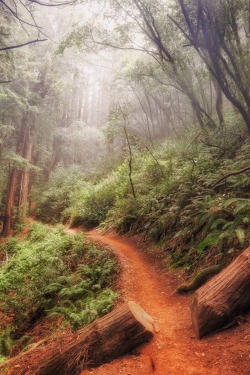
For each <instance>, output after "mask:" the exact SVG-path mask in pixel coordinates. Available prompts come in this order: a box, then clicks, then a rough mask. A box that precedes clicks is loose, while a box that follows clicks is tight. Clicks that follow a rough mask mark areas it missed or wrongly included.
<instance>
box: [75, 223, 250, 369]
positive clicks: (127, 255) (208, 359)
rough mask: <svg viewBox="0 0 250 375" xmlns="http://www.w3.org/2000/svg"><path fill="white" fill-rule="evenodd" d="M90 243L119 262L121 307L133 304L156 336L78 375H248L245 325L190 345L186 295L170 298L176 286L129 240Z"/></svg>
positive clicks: (249, 334) (249, 328) (249, 329)
mask: <svg viewBox="0 0 250 375" xmlns="http://www.w3.org/2000/svg"><path fill="white" fill-rule="evenodd" d="M87 236H88V238H89V239H90V240H92V241H93V242H96V243H99V244H102V245H107V246H109V247H110V248H111V249H112V250H113V251H114V253H115V254H116V256H117V257H118V258H119V260H120V264H121V268H122V272H121V277H120V281H119V285H118V287H119V289H120V291H121V302H122V301H128V300H134V301H135V302H137V303H139V305H140V306H141V307H142V308H143V309H144V310H145V311H146V312H148V313H149V314H150V315H151V316H152V317H153V318H154V320H155V322H156V324H157V326H158V328H159V333H157V334H155V336H154V338H153V340H152V341H150V342H149V343H148V344H146V345H144V346H142V347H140V348H139V349H138V350H137V351H136V352H134V353H132V354H130V355H127V356H125V357H123V358H119V359H117V360H114V361H113V362H111V363H109V364H105V365H103V366H101V367H99V368H95V369H91V370H85V371H83V372H82V374H81V375H93V374H95V375H118V374H124V375H149V374H154V375H184V374H185V375H191V374H192V375H236V374H241V375H249V374H250V323H249V321H248V322H247V323H245V324H243V325H241V326H239V327H237V328H234V329H231V330H228V331H224V332H220V333H217V334H216V335H211V336H209V337H207V338H205V339H202V340H196V339H195V338H194V333H193V330H192V326H191V319H190V303H191V299H192V296H178V295H175V294H173V292H174V290H175V288H176V284H177V282H178V280H177V277H176V276H175V275H173V274H172V275H171V274H167V273H166V272H165V273H164V271H163V270H162V266H161V268H160V266H159V265H158V264H157V260H155V261H154V262H153V263H152V261H150V260H149V259H147V257H146V255H145V249H142V248H141V245H139V244H138V243H137V241H136V240H135V239H128V238H125V237H122V236H119V235H115V234H105V235H102V234H100V233H99V232H98V231H95V230H93V231H90V232H88V234H87Z"/></svg>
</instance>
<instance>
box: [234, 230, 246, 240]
mask: <svg viewBox="0 0 250 375" xmlns="http://www.w3.org/2000/svg"><path fill="white" fill-rule="evenodd" d="M235 233H236V236H237V238H238V240H239V242H240V244H243V243H244V241H245V231H244V229H242V228H237V229H236V230H235Z"/></svg>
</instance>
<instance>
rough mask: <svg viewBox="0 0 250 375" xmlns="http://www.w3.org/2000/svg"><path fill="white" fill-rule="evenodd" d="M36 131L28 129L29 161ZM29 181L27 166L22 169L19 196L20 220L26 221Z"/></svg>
mask: <svg viewBox="0 0 250 375" xmlns="http://www.w3.org/2000/svg"><path fill="white" fill-rule="evenodd" d="M33 140H34V133H33V130H32V129H28V134H27V139H26V144H25V151H24V158H25V159H26V160H27V162H29V163H30V162H31V157H32V149H33ZM29 181H30V169H29V167H25V168H23V170H22V175H21V184H20V196H19V220H20V221H24V220H25V218H26V216H27V210H28V195H29Z"/></svg>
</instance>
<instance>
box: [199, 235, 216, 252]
mask: <svg viewBox="0 0 250 375" xmlns="http://www.w3.org/2000/svg"><path fill="white" fill-rule="evenodd" d="M218 241H219V238H218V235H217V233H216V234H209V235H207V237H206V238H204V240H203V241H201V242H200V243H199V245H198V246H197V253H198V254H202V253H203V252H204V250H205V249H206V248H207V247H209V246H212V245H214V244H216V243H217V242H218Z"/></svg>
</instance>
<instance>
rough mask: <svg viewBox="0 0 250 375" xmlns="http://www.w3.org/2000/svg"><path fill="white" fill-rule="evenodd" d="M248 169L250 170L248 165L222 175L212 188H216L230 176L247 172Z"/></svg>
mask: <svg viewBox="0 0 250 375" xmlns="http://www.w3.org/2000/svg"><path fill="white" fill-rule="evenodd" d="M247 171H250V167H246V168H243V169H239V170H238V171H234V172H230V173H228V174H226V175H225V176H223V177H221V178H220V179H219V180H217V181H215V183H214V184H213V186H212V188H214V187H215V186H216V185H218V184H219V183H220V182H222V181H224V180H226V179H227V178H228V177H231V176H236V175H237V174H241V173H245V172H247Z"/></svg>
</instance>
